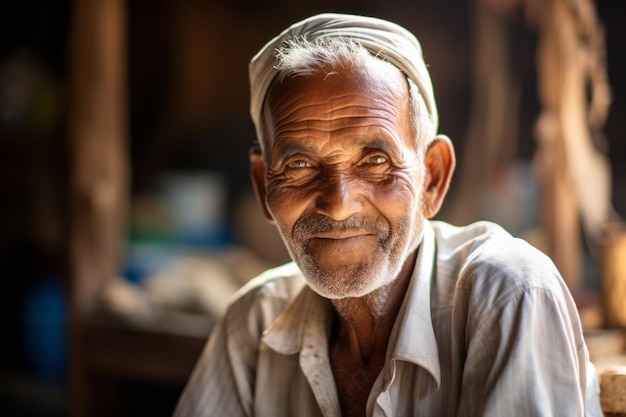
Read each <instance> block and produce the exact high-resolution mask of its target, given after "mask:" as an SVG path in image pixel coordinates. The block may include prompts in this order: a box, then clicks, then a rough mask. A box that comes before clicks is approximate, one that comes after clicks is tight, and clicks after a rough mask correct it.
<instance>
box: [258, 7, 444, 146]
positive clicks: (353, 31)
mask: <svg viewBox="0 0 626 417" xmlns="http://www.w3.org/2000/svg"><path fill="white" fill-rule="evenodd" d="M302 36H306V38H307V39H308V40H314V39H318V38H320V39H321V38H344V39H345V38H348V39H352V40H353V41H356V42H357V43H359V44H361V45H362V46H363V47H364V48H365V49H367V50H368V51H370V52H371V53H372V54H374V55H378V56H380V57H381V58H383V59H385V60H387V61H389V62H390V63H391V64H393V65H395V66H396V67H397V68H398V69H399V70H400V71H402V72H403V73H404V74H405V75H406V76H407V77H408V78H410V79H411V80H412V81H413V82H414V83H415V85H416V86H417V88H418V89H419V92H420V94H421V95H422V97H423V98H424V101H425V102H426V106H427V107H428V111H429V112H430V114H431V117H432V119H433V122H434V125H435V129H436V127H437V124H438V115H437V105H436V103H435V96H434V94H433V87H432V82H431V80H430V75H429V73H428V70H427V68H426V63H425V62H424V58H423V56H422V48H421V46H420V43H419V41H418V40H417V38H416V37H415V36H414V35H413V34H412V33H411V32H409V31H408V30H406V29H405V28H403V27H401V26H398V25H397V24H395V23H391V22H388V21H386V20H382V19H377V18H373V17H364V16H354V15H347V14H335V13H325V14H320V15H316V16H312V17H309V18H307V19H305V20H303V21H301V22H298V23H294V24H293V25H291V26H290V27H288V28H287V29H285V30H284V31H283V32H282V33H281V34H279V35H278V36H277V37H275V38H274V39H272V40H271V41H269V42H268V43H267V44H266V45H265V46H264V47H263V48H261V50H260V51H259V52H258V53H257V54H256V55H255V56H254V58H252V61H251V62H250V67H249V75H250V114H251V116H252V121H253V122H254V125H255V127H256V133H257V137H258V139H259V141H261V140H262V138H261V131H260V129H261V124H260V119H261V110H262V107H263V100H264V99H265V95H266V94H267V90H268V89H269V86H270V84H271V82H272V80H273V79H274V77H275V76H276V74H277V70H276V69H275V68H274V67H275V65H276V63H277V62H276V51H277V50H278V49H279V48H281V47H282V46H283V44H284V43H285V41H288V40H291V39H294V38H299V37H302Z"/></svg>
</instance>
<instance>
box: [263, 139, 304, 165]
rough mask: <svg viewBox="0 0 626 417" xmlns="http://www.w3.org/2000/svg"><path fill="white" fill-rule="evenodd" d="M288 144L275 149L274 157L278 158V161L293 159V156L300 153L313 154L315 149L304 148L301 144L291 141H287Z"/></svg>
mask: <svg viewBox="0 0 626 417" xmlns="http://www.w3.org/2000/svg"><path fill="white" fill-rule="evenodd" d="M285 142H286V143H282V144H281V145H280V146H277V147H276V148H275V153H274V152H272V153H273V156H274V157H275V158H276V159H275V160H276V161H283V160H285V159H288V158H290V157H292V156H293V155H297V154H299V153H307V152H311V151H312V150H313V148H312V147H311V146H304V145H302V144H301V143H296V142H292V141H289V140H285Z"/></svg>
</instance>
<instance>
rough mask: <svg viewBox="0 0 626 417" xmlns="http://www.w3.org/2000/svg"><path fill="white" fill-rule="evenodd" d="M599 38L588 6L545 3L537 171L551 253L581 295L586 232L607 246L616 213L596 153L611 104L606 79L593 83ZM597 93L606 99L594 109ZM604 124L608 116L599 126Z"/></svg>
mask: <svg viewBox="0 0 626 417" xmlns="http://www.w3.org/2000/svg"><path fill="white" fill-rule="evenodd" d="M598 32H599V25H598V22H597V19H596V15H595V10H594V9H593V6H592V5H590V4H589V3H588V2H585V1H569V0H567V1H566V0H547V1H544V2H541V5H540V14H539V46H538V52H537V73H538V83H539V98H540V101H541V104H542V113H541V116H540V117H539V120H538V123H537V140H538V149H537V155H536V166H537V170H538V172H539V178H540V182H541V186H542V199H543V203H542V218H543V227H544V230H545V232H546V248H547V249H546V250H547V252H548V255H550V256H551V257H552V259H553V260H554V262H555V264H556V265H557V267H558V268H559V269H560V271H561V273H562V275H563V277H564V279H565V281H566V282H567V284H568V285H569V287H570V290H571V291H572V292H573V293H576V292H577V291H578V290H579V288H580V282H581V273H582V262H581V259H582V242H581V238H580V229H581V226H583V227H584V230H585V232H586V235H587V237H588V239H589V241H590V242H592V243H593V244H594V246H595V247H600V244H601V243H600V242H601V241H602V239H601V235H602V232H603V229H604V227H605V225H606V222H607V221H608V219H609V215H610V212H611V181H610V171H609V164H608V161H607V159H606V157H605V156H604V155H603V154H602V153H601V152H599V151H598V149H596V148H595V147H594V145H593V138H592V135H591V130H592V129H591V126H590V120H591V119H593V118H591V117H590V114H591V115H593V114H595V113H594V112H595V111H596V110H598V109H600V110H601V111H600V113H599V114H603V112H604V111H605V110H606V109H605V107H606V105H607V100H608V98H606V97H605V96H606V91H605V90H606V89H607V88H608V87H607V86H606V84H605V80H603V79H602V77H594V76H593V74H594V71H596V69H595V68H596V66H597V65H598V64H599V63H598V62H597V60H598V56H599V54H598V53H597V51H595V50H594V49H593V48H594V47H598V45H600V46H602V45H601V43H600V44H599V43H598V42H592V41H591V40H592V39H595V37H596V35H597V33H598ZM592 79H593V80H594V82H593V83H591V81H592ZM590 87H591V88H592V90H593V91H592V92H593V95H594V96H597V97H601V100H599V101H598V100H595V101H594V102H593V103H591V102H590V100H589V99H588V97H587V95H588V89H589V88H590ZM599 93H603V94H599ZM596 119H597V118H596ZM601 121H602V117H600V118H599V120H598V122H595V124H598V123H599V122H601ZM594 128H596V129H597V128H599V126H594Z"/></svg>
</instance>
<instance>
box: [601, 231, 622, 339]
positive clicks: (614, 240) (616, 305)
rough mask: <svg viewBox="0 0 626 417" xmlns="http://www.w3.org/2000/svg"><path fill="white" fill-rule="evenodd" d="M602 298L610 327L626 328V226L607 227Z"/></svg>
mask: <svg viewBox="0 0 626 417" xmlns="http://www.w3.org/2000/svg"><path fill="white" fill-rule="evenodd" d="M602 298H603V303H602V305H603V307H604V313H605V314H604V317H605V322H606V325H607V326H608V327H621V328H623V329H626V228H625V227H624V225H619V224H618V225H615V226H612V227H609V228H608V229H607V235H606V238H605V240H604V247H603V251H602Z"/></svg>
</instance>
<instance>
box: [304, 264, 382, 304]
mask: <svg viewBox="0 0 626 417" xmlns="http://www.w3.org/2000/svg"><path fill="white" fill-rule="evenodd" d="M300 269H301V271H302V273H303V274H304V277H305V279H306V281H307V283H308V285H309V287H311V289H312V290H313V291H315V292H316V293H318V294H319V295H321V296H322V297H325V298H328V299H331V300H338V299H344V298H358V297H363V296H365V295H367V294H369V293H371V292H373V291H376V290H377V289H379V288H381V287H382V286H384V285H386V284H388V283H389V276H388V275H386V274H385V278H384V279H383V278H382V277H381V276H380V275H377V276H374V275H372V274H371V271H372V270H375V268H373V267H371V266H370V267H366V271H364V270H363V268H351V269H349V268H345V267H344V268H340V270H337V269H334V270H331V271H330V272H327V271H326V270H324V269H322V268H319V267H316V268H307V267H304V268H303V267H302V266H301V267H300Z"/></svg>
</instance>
